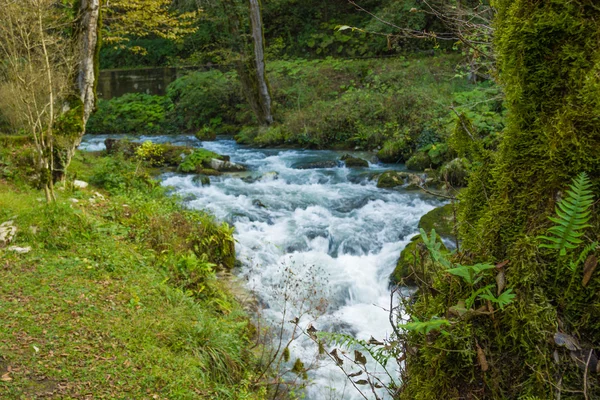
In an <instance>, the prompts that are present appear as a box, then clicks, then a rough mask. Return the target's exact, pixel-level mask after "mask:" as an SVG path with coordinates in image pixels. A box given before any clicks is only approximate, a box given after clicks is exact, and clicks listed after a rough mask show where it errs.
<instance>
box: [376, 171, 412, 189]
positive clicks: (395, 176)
mask: <svg viewBox="0 0 600 400" xmlns="http://www.w3.org/2000/svg"><path fill="white" fill-rule="evenodd" d="M404 182H405V176H404V174H402V173H401V172H398V171H385V172H384V173H383V174H381V175H380V176H379V178H378V179H377V187H378V188H393V187H396V186H401V185H404Z"/></svg>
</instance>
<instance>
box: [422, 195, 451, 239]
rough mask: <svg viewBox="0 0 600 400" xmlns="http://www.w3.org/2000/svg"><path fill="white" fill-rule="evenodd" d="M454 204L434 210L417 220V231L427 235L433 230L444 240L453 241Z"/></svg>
mask: <svg viewBox="0 0 600 400" xmlns="http://www.w3.org/2000/svg"><path fill="white" fill-rule="evenodd" d="M455 207H457V206H456V205H454V204H446V205H445V206H442V207H438V208H434V209H433V210H431V211H429V212H428V213H427V214H425V215H423V216H422V217H421V219H420V220H419V229H423V230H424V231H425V232H427V234H429V232H431V230H432V229H435V232H436V233H437V234H438V235H439V236H441V237H442V238H444V239H449V240H452V241H453V242H454V241H455V237H456V235H455V232H454V208H455Z"/></svg>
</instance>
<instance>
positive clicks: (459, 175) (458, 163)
mask: <svg viewBox="0 0 600 400" xmlns="http://www.w3.org/2000/svg"><path fill="white" fill-rule="evenodd" d="M469 174H470V171H469V161H468V160H467V159H464V158H455V159H454V160H452V161H449V162H448V163H446V164H444V165H443V166H442V167H441V168H440V173H439V175H440V178H439V179H440V180H441V181H443V182H445V181H447V182H448V183H449V184H450V185H452V186H454V187H465V186H467V179H468V178H469Z"/></svg>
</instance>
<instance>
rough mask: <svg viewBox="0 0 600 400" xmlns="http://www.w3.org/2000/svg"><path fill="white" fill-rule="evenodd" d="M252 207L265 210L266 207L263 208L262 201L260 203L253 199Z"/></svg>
mask: <svg viewBox="0 0 600 400" xmlns="http://www.w3.org/2000/svg"><path fill="white" fill-rule="evenodd" d="M252 205H254V206H256V207H258V208H267V206H265V205H264V204H263V203H262V201H260V200H259V199H254V200H252Z"/></svg>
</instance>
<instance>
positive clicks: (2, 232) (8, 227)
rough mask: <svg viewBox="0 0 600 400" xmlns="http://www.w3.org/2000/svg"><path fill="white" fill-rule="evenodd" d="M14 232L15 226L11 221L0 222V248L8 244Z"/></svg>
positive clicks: (15, 232)
mask: <svg viewBox="0 0 600 400" xmlns="http://www.w3.org/2000/svg"><path fill="white" fill-rule="evenodd" d="M16 234H17V227H16V226H15V225H14V222H13V221H6V222H3V223H2V224H0V249H1V248H4V247H6V246H8V245H9V244H10V243H11V242H12V241H13V239H14V238H15V235H16Z"/></svg>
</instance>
